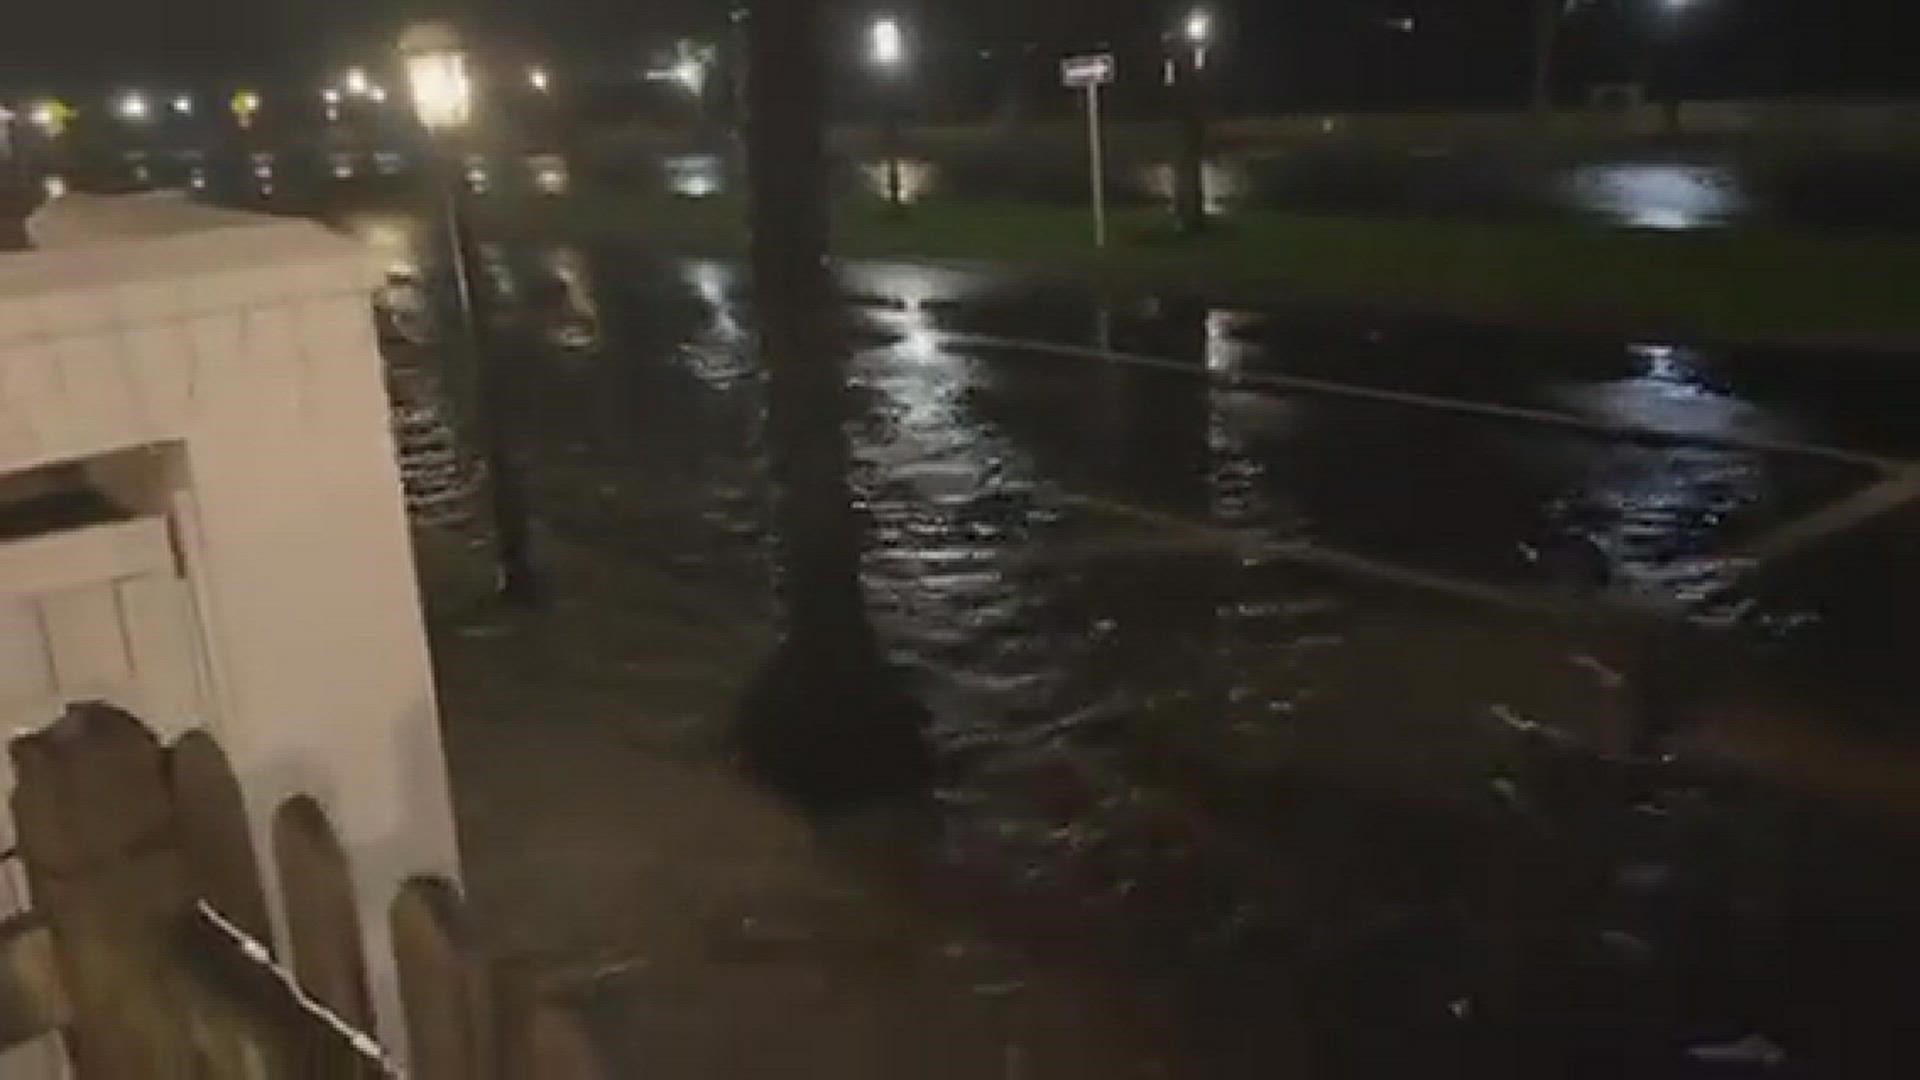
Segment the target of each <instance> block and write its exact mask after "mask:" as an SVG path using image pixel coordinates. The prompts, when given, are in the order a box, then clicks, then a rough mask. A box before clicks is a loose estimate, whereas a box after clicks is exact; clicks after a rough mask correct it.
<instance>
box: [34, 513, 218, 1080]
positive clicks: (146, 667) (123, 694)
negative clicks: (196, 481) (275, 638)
mask: <svg viewBox="0 0 1920 1080" xmlns="http://www.w3.org/2000/svg"><path fill="white" fill-rule="evenodd" d="M175 550H176V545H175V543H174V540H173V538H172V536H171V534H170V531H169V521H168V519H167V518H165V517H161V516H157V515H155V516H145V517H132V518H128V519H125V520H121V521H113V522H108V523H104V524H97V525H88V526H83V527H80V528H74V529H67V530H63V531H56V532H49V533H42V534H38V535H34V536H27V537H20V538H15V539H11V540H0V725H4V731H5V735H6V737H7V738H11V737H13V736H15V735H18V734H20V733H22V732H25V731H31V730H34V729H37V728H40V727H43V726H45V725H46V724H48V723H49V722H51V721H52V720H54V719H55V718H57V717H58V716H59V715H60V713H61V712H62V710H63V709H64V708H65V706H66V705H67V704H68V703H70V702H75V701H105V702H110V703H112V704H114V705H117V706H120V707H121V708H123V709H126V710H128V711H129V712H133V713H136V714H138V715H141V716H144V717H147V718H148V719H149V722H150V723H152V724H153V725H154V726H155V728H156V729H158V730H159V731H160V732H161V733H162V734H163V735H164V736H165V737H167V738H169V739H171V738H172V737H174V736H177V735H178V734H179V733H180V732H182V731H185V730H186V729H188V728H190V727H195V726H202V725H205V724H206V723H207V721H208V720H209V719H210V715H209V714H210V709H209V705H210V703H211V701H212V695H211V694H210V693H209V682H210V680H209V678H208V676H207V671H208V669H207V666H206V664H205V660H204V654H205V650H204V647H203V644H202V643H203V642H204V640H205V639H204V637H203V636H202V633H201V630H202V628H201V626H200V623H199V620H198V618H197V616H196V614H195V612H196V610H197V607H196V604H195V603H194V598H193V593H192V588H191V585H190V582H189V581H188V579H187V577H186V576H185V574H184V573H183V571H182V567H181V565H180V560H179V559H178V558H177V557H176V555H175ZM13 783H14V778H13V768H12V762H11V759H10V757H8V756H7V755H6V754H4V753H0V849H4V850H5V851H7V852H8V854H9V857H8V858H7V859H6V860H5V864H4V868H3V869H0V917H4V916H8V915H13V914H17V913H20V912H22V911H25V910H26V909H27V907H28V897H27V891H26V881H25V878H24V875H23V873H22V872H21V869H20V863H19V860H18V859H16V858H13V857H11V852H12V850H13V847H14V844H15V835H14V823H13V814H12V810H11V807H10V805H9V804H8V803H7V802H5V801H3V800H5V799H6V798H7V797H8V796H10V795H11V794H12V791H13ZM65 1075H67V1073H66V1066H65V1054H64V1052H63V1051H62V1049H61V1047H60V1046H59V1044H58V1041H57V1037H52V1036H50V1037H48V1038H47V1039H43V1040H40V1041H38V1042H36V1043H32V1044H28V1045H25V1046H21V1047H17V1048H15V1049H14V1050H12V1051H11V1052H8V1053H6V1054H3V1055H0V1080H50V1078H57V1077H63V1076H65Z"/></svg>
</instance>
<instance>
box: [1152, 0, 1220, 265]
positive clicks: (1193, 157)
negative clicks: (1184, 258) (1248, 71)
mask: <svg viewBox="0 0 1920 1080" xmlns="http://www.w3.org/2000/svg"><path fill="white" fill-rule="evenodd" d="M1213 38H1214V21H1213V13H1212V12H1211V11H1209V10H1207V9H1206V8H1203V7H1199V8H1194V9H1193V10H1191V11H1189V12H1188V13H1187V17H1186V18H1185V20H1183V21H1182V22H1181V23H1179V24H1178V26H1177V28H1169V29H1168V31H1167V33H1166V35H1165V37H1164V39H1163V40H1164V41H1165V42H1166V47H1167V52H1168V55H1167V85H1168V86H1169V87H1171V88H1172V90H1173V96H1174V107H1175V109H1176V118H1177V121H1178V125H1177V129H1178V132H1179V139H1180V144H1179V152H1178V154H1177V155H1176V156H1175V157H1174V162H1173V213H1174V218H1175V220H1176V221H1177V222H1178V223H1179V226H1180V231H1181V233H1183V234H1185V235H1188V236H1195V235H1198V234H1200V233H1202V232H1204V231H1206V227H1207V193H1206V183H1207V177H1206V169H1207V166H1206V160H1207V114H1206V102H1205V100H1204V98H1205V89H1204V87H1203V86H1202V76H1203V73H1204V72H1205V71H1206V70H1207V50H1208V49H1209V48H1211V47H1212V45H1213Z"/></svg>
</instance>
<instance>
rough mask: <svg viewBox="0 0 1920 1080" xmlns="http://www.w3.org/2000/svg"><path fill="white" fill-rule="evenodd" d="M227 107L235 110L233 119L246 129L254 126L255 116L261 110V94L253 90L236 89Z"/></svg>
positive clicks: (242, 128)
mask: <svg viewBox="0 0 1920 1080" xmlns="http://www.w3.org/2000/svg"><path fill="white" fill-rule="evenodd" d="M227 107H228V108H229V109H231V110H233V119H234V120H235V122H237V123H238V124H239V125H240V128H241V130H243V131H244V130H246V129H247V128H250V127H252V126H253V118H254V116H255V115H256V114H258V113H259V112H260V95H259V94H258V93H256V92H254V91H252V90H236V91H235V92H234V95H233V100H232V101H230V102H228V103H227Z"/></svg>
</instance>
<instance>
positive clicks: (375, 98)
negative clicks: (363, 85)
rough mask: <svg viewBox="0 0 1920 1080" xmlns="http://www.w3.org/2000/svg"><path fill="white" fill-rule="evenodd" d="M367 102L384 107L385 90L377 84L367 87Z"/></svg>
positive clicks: (385, 100)
mask: <svg viewBox="0 0 1920 1080" xmlns="http://www.w3.org/2000/svg"><path fill="white" fill-rule="evenodd" d="M367 100H368V101H371V102H373V103H374V104H375V105H385V104H386V103H387V88H386V87H384V86H381V85H380V84H379V83H374V84H372V85H370V86H368V87H367Z"/></svg>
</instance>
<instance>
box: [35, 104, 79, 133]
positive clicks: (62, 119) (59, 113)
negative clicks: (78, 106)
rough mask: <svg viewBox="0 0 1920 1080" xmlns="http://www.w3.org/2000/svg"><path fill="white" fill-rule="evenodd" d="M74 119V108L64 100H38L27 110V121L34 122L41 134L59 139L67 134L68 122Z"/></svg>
mask: <svg viewBox="0 0 1920 1080" xmlns="http://www.w3.org/2000/svg"><path fill="white" fill-rule="evenodd" d="M72 119H73V109H72V108H70V107H69V106H68V105H67V104H66V103H65V102H63V101H56V100H54V99H52V98H48V99H47V100H45V101H36V102H34V103H33V106H32V108H30V109H28V110H27V123H29V124H32V125H33V126H34V128H35V129H37V130H38V131H39V132H40V134H41V135H43V136H45V137H46V138H49V139H57V138H59V137H60V136H62V135H64V134H66V132H67V123H68V122H69V121H70V120H72Z"/></svg>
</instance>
